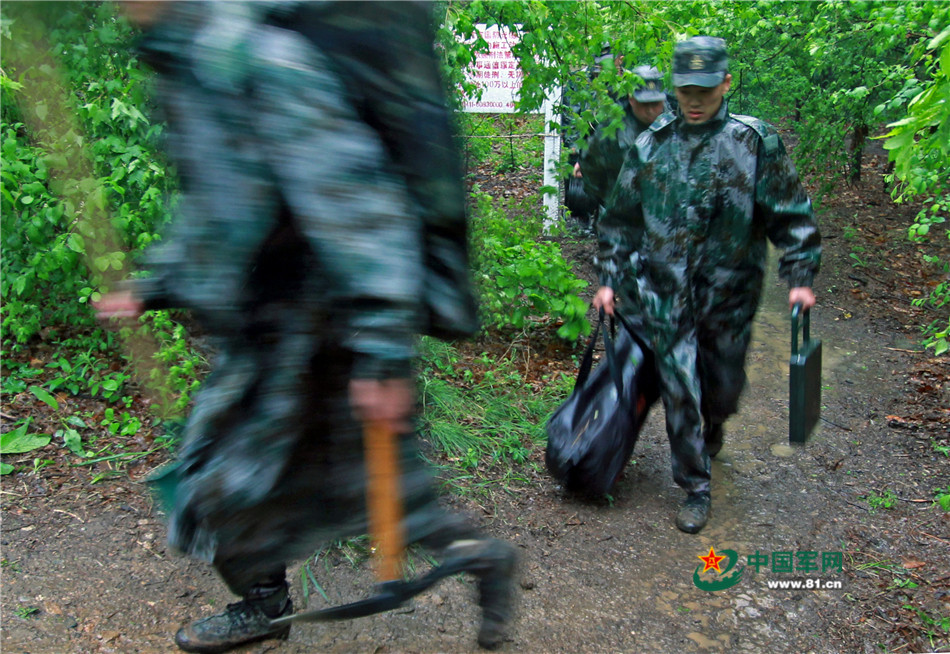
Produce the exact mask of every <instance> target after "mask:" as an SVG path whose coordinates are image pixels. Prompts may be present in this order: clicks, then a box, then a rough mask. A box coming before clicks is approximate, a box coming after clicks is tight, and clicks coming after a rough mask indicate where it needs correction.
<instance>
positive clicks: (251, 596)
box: [175, 582, 294, 654]
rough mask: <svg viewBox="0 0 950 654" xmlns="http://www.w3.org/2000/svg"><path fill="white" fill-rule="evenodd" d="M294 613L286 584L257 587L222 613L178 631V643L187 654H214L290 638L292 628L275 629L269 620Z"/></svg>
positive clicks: (229, 605)
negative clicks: (241, 646) (191, 653)
mask: <svg viewBox="0 0 950 654" xmlns="http://www.w3.org/2000/svg"><path fill="white" fill-rule="evenodd" d="M293 612H294V607H293V603H292V602H291V601H290V596H289V594H288V592H287V582H283V583H281V584H278V585H268V586H263V585H261V586H254V587H253V588H251V590H250V591H249V592H248V594H247V595H245V597H244V599H242V600H241V601H240V602H235V603H234V604H228V607H227V609H225V610H224V611H223V612H222V613H219V614H217V615H213V616H211V617H210V618H203V619H201V620H198V621H196V622H193V623H191V624H190V625H188V626H187V627H183V628H181V629H179V630H178V633H177V634H175V644H177V645H178V647H180V648H181V649H183V650H184V651H186V652H199V653H200V654H215V653H216V652H226V651H228V650H229V649H232V648H234V647H238V646H239V645H244V644H247V643H253V642H256V641H259V640H266V639H268V638H282V639H283V638H287V636H288V635H290V625H287V626H282V627H272V626H271V624H270V621H271V619H273V618H278V617H282V616H285V615H290V614H292V613H293Z"/></svg>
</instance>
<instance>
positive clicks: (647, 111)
mask: <svg viewBox="0 0 950 654" xmlns="http://www.w3.org/2000/svg"><path fill="white" fill-rule="evenodd" d="M630 109H631V110H632V111H633V115H634V116H636V117H637V120H639V121H640V122H641V123H643V124H644V125H649V124H650V123H652V122H653V121H654V120H656V119H657V117H658V116H659V115H660V114H661V113H663V102H638V101H637V100H636V99H635V98H634V97H633V96H630Z"/></svg>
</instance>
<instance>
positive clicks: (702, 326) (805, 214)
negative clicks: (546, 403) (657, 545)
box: [594, 37, 821, 533]
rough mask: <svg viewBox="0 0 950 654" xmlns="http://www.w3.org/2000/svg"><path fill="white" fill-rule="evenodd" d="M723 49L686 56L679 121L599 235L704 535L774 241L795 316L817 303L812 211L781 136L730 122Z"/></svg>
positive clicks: (655, 144)
mask: <svg viewBox="0 0 950 654" xmlns="http://www.w3.org/2000/svg"><path fill="white" fill-rule="evenodd" d="M727 69H728V65H727V56H726V48H725V42H724V41H723V40H722V39H716V38H710V37H694V38H691V39H689V40H687V41H684V42H681V43H679V44H677V46H676V49H675V52H674V60H673V83H674V86H675V87H676V96H677V100H678V101H679V109H678V111H677V112H676V113H667V114H664V115H663V116H661V117H660V118H658V119H657V120H656V121H655V122H654V123H653V124H652V125H651V126H650V128H649V130H647V131H646V132H644V133H643V134H642V135H641V136H640V137H639V138H638V139H637V141H636V146H635V148H634V149H633V151H631V152H630V154H629V156H628V158H627V160H626V162H625V163H624V166H623V169H622V170H621V173H620V177H619V179H618V180H617V183H616V185H615V186H614V188H613V190H612V191H611V194H610V197H609V198H608V203H607V208H606V210H605V212H604V213H603V214H602V216H601V219H600V223H599V226H598V231H599V240H600V253H599V257H598V265H599V269H600V275H601V284H602V287H601V288H600V289H599V290H598V292H597V294H596V296H595V299H594V305H595V306H596V307H603V308H604V309H605V310H606V311H607V312H608V313H612V312H613V307H614V297H615V290H616V292H617V293H618V294H619V297H620V298H621V299H622V300H623V304H624V311H625V313H626V314H627V315H630V316H632V317H636V318H638V319H639V320H640V321H641V322H642V329H643V333H644V335H645V336H646V337H647V339H648V340H649V342H650V343H651V345H652V347H653V349H654V351H655V353H656V360H657V366H658V372H659V378H660V386H661V388H660V391H661V397H662V398H663V404H664V406H665V408H666V429H667V434H668V436H669V439H670V447H671V451H672V461H673V478H674V479H675V481H676V483H677V484H679V485H680V486H681V487H682V488H683V489H684V490H686V492H687V499H686V502H685V503H684V504H683V506H682V507H681V509H680V511H679V513H678V515H677V518H676V525H677V527H679V528H680V529H681V530H683V531H685V532H688V533H696V532H698V531H699V530H701V529H702V528H703V527H704V526H705V524H706V522H707V520H708V516H709V508H710V495H709V489H710V457H711V456H715V455H716V454H717V453H718V451H719V449H720V447H721V446H722V424H723V422H724V421H725V420H726V418H727V417H728V416H730V415H731V414H733V413H735V411H736V410H737V408H738V400H739V395H740V393H741V391H742V387H743V385H744V384H745V379H746V378H745V371H744V363H745V355H746V350H747V348H748V345H749V338H750V333H751V326H752V318H753V316H754V314H755V311H756V308H757V306H758V303H759V296H760V294H761V288H762V280H763V276H764V274H765V264H766V260H767V242H768V241H771V242H772V243H773V244H775V245H776V246H777V247H779V248H781V249H783V250H784V253H783V255H782V257H781V259H780V262H779V276H780V277H782V278H783V279H785V280H787V281H788V284H789V287H790V291H789V305H790V306H791V305H794V304H796V303H801V304H802V305H803V307H804V308H805V309H807V308H810V307H811V306H813V305H814V303H815V296H814V293H813V292H812V290H811V285H812V279H813V277H814V275H815V273H816V272H817V271H818V267H819V260H820V255H821V247H820V241H821V239H820V236H819V233H818V228H817V226H816V224H815V221H814V218H813V215H812V209H811V203H810V202H809V200H808V197H807V196H806V194H805V191H804V189H803V188H802V185H801V183H800V181H799V179H798V175H797V173H796V172H795V168H794V166H793V164H792V162H791V160H790V159H789V157H788V154H787V153H786V151H785V147H784V145H783V144H782V141H781V139H780V138H779V136H778V134H777V133H776V132H775V130H774V129H773V128H772V127H770V126H769V125H767V124H765V123H764V122H762V121H760V120H757V119H755V118H750V117H748V116H738V115H733V114H730V113H729V110H728V106H727V103H726V101H725V100H724V98H723V96H724V94H725V93H726V91H728V90H729V85H730V82H731V79H732V78H731V76H730V75H729V74H728V70H727Z"/></svg>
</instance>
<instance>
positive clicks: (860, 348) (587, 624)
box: [0, 208, 950, 654]
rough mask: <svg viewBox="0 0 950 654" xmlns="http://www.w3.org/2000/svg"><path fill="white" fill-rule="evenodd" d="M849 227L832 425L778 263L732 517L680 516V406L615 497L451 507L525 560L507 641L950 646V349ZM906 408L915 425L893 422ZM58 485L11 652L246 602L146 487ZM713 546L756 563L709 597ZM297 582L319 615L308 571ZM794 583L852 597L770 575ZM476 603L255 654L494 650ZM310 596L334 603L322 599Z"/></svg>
mask: <svg viewBox="0 0 950 654" xmlns="http://www.w3.org/2000/svg"><path fill="white" fill-rule="evenodd" d="M848 211H850V208H848ZM842 213H844V212H842ZM882 221H883V219H882ZM843 224H845V223H838V222H833V223H831V224H829V225H827V228H828V229H827V232H826V233H827V234H828V235H829V236H831V237H832V238H831V239H829V240H828V241H827V243H828V247H826V255H825V269H826V272H825V273H823V275H822V277H821V278H820V279H819V284H818V285H819V286H820V288H818V289H816V290H818V295H819V306H818V308H817V310H816V311H815V312H814V314H815V315H814V318H813V321H814V323H813V325H812V330H813V333H814V334H815V335H816V336H818V337H820V338H821V339H822V340H823V341H824V347H825V365H824V377H823V417H824V418H825V419H826V421H824V422H823V423H822V424H821V426H820V428H819V431H818V433H817V435H816V437H815V438H814V440H813V441H812V442H811V443H809V445H808V446H807V447H805V448H804V449H791V448H789V447H788V445H787V420H788V409H787V398H788V388H787V383H788V381H787V362H788V322H787V313H786V307H785V302H786V297H787V295H786V290H785V288H784V287H783V286H782V285H781V284H779V283H778V281H777V280H776V279H775V277H774V267H773V269H772V270H773V272H772V273H771V274H770V277H769V278H768V281H767V293H766V298H765V301H764V303H763V307H762V310H761V311H760V313H759V316H758V318H757V321H756V329H755V336H754V343H753V346H752V350H751V353H750V357H749V367H748V368H749V374H750V387H749V388H748V389H747V391H746V393H745V395H744V396H743V402H742V408H741V411H740V413H739V414H738V415H737V416H735V417H734V418H733V419H732V420H731V421H730V422H729V423H727V436H726V446H725V448H724V450H723V452H722V454H721V455H720V457H719V458H718V459H717V460H716V462H715V463H714V465H713V513H712V518H711V521H710V524H709V525H708V526H707V528H706V529H705V530H704V531H703V532H701V533H700V534H699V535H696V536H689V535H686V534H683V533H681V532H679V531H678V530H677V529H676V528H675V526H674V525H673V522H672V520H673V516H674V514H675V511H676V507H677V505H678V502H679V501H680V499H681V495H682V493H681V491H680V490H679V489H678V488H676V487H675V485H674V484H673V482H672V479H671V474H670V464H669V448H668V445H667V443H666V436H665V430H664V426H663V415H662V409H661V408H657V409H654V412H653V413H652V414H651V416H650V419H649V422H648V424H647V426H646V428H645V430H644V433H643V436H642V437H641V440H640V442H639V444H638V446H637V450H636V452H635V455H634V463H633V464H632V465H631V466H630V467H629V468H628V469H627V472H626V474H625V477H624V478H623V480H622V481H621V482H620V484H619V485H618V486H617V488H616V489H615V492H614V493H613V498H612V501H607V500H601V501H598V502H583V501H579V500H577V499H575V498H571V497H567V496H565V495H564V494H563V493H562V492H561V490H560V489H559V488H558V487H557V486H556V485H555V484H554V483H553V481H552V480H551V479H550V478H549V477H548V476H547V475H546V474H545V473H544V472H543V463H542V453H541V452H540V451H538V452H537V453H536V455H535V459H534V463H535V464H538V465H536V471H535V472H530V471H529V472H528V473H527V475H528V476H529V478H530V483H527V484H524V485H523V486H521V487H517V488H511V489H510V490H508V491H496V492H495V494H493V495H472V496H465V497H457V496H455V497H451V498H447V499H446V501H447V502H449V503H451V504H452V506H453V508H455V509H457V510H461V511H465V512H467V513H468V514H470V515H471V516H472V518H473V519H474V520H476V521H477V522H479V523H480V524H481V525H482V526H484V527H485V529H486V530H487V531H489V532H491V533H494V534H496V535H498V536H500V537H502V538H505V539H508V540H510V541H512V542H514V543H516V544H517V545H518V546H519V548H520V550H521V553H522V557H523V562H522V568H521V572H520V577H519V581H520V586H521V589H522V592H521V607H520V612H519V618H518V622H517V625H516V628H515V630H514V636H513V639H512V641H511V642H508V643H506V644H505V646H504V647H503V648H502V649H503V651H508V652H538V653H542V652H543V653H561V652H563V653H565V654H567V653H576V652H592V653H599V652H719V651H721V652H749V653H753V652H789V653H792V652H796V653H797V652H881V651H884V650H885V649H887V650H888V651H902V652H908V651H916V652H920V651H928V650H929V651H950V564H948V561H950V521H948V518H947V516H950V513H946V512H941V511H939V510H935V508H934V507H933V505H932V499H933V489H934V488H936V487H941V488H943V487H945V486H946V485H947V484H948V483H950V474H948V469H950V465H948V462H950V458H946V457H944V456H943V455H942V454H941V453H940V451H939V449H938V444H940V443H943V444H944V445H950V442H946V440H941V439H947V434H946V433H945V432H946V429H945V427H943V426H941V425H945V424H946V423H942V422H941V421H940V420H941V419H940V415H937V420H936V422H933V423H932V424H931V423H927V424H923V426H921V425H920V424H915V423H914V422H913V421H912V420H908V419H905V418H906V417H907V416H908V415H910V413H911V408H908V404H907V402H909V401H911V399H913V398H918V399H919V398H924V397H932V395H933V392H934V389H935V388H936V389H937V391H936V392H937V397H938V399H936V400H933V399H931V400H929V407H930V408H929V409H927V408H926V407H923V408H920V412H921V414H923V413H926V411H927V410H930V414H927V415H931V414H934V415H936V414H939V412H940V411H941V410H943V411H945V407H946V406H948V405H950V402H943V399H939V398H946V397H947V392H948V389H950V386H948V385H947V379H948V378H950V375H948V372H950V371H948V369H947V361H946V359H943V360H939V361H938V360H927V359H926V358H921V357H920V356H919V355H913V354H911V353H910V352H907V350H914V349H919V348H918V346H916V345H915V343H914V342H913V341H912V340H910V339H911V338H914V337H915V335H914V334H912V333H909V332H908V331H907V329H905V328H904V327H902V324H901V323H899V322H897V321H896V320H895V319H894V317H893V316H892V317H887V315H885V314H886V312H883V311H882V310H881V308H880V306H879V305H875V306H877V307H878V308H877V309H873V310H865V309H863V308H862V307H863V305H862V304H861V303H860V300H861V298H860V296H859V294H858V293H853V292H852V291H851V290H850V289H851V287H852V284H850V283H849V282H848V279H849V277H851V274H850V273H851V272H852V271H851V269H850V268H849V264H848V261H849V259H848V256H849V247H850V246H849V245H848V244H847V243H845V242H844V239H841V238H835V237H838V236H840V235H841V233H842V231H841V230H842V225H843ZM885 224H886V222H885ZM825 227H826V226H825V225H823V229H825ZM894 229H895V230H902V229H904V228H903V227H901V226H900V225H896V224H895V225H894ZM869 238H870V237H869ZM894 240H896V237H894ZM888 242H890V241H888ZM582 249H583V248H582ZM895 256H896V255H895ZM862 274H863V273H862ZM883 274H884V273H883V272H875V275H876V276H881V275H883ZM855 285H856V284H855ZM858 291H859V293H864V294H865V297H867V296H869V295H873V293H882V294H893V293H894V292H896V291H894V290H893V288H892V287H891V286H888V285H887V283H886V280H885V283H884V284H882V285H881V286H880V287H878V286H874V283H873V282H872V283H871V284H870V285H869V284H868V282H867V281H865V286H862V287H861V288H859V289H858ZM882 316H883V317H882ZM907 324H908V325H911V324H914V322H913V321H912V320H908V321H907ZM917 324H919V323H917ZM915 375H916V376H915ZM915 380H916V381H915ZM915 384H916V385H915ZM941 384H943V386H942V387H941ZM925 387H926V388H925ZM927 389H929V390H927ZM924 390H927V393H925V392H924ZM915 393H916V394H915ZM928 393H929V394H928ZM908 398H911V399H908ZM899 401H902V402H904V404H903V405H900V404H899ZM941 403H942V406H943V407H944V409H941V408H940V406H941ZM895 406H898V407H900V406H903V407H904V410H905V411H904V416H905V417H904V418H902V417H900V416H893V415H888V414H889V413H891V412H896V411H898V410H899V408H898V409H895V408H893V407H895ZM934 406H936V407H937V408H934ZM941 415H942V414H941ZM941 429H942V430H943V432H939V431H938V430H941ZM48 482H50V480H49V479H48V478H44V477H42V476H41V475H20V476H18V478H17V479H16V480H11V479H6V478H5V479H4V487H3V522H2V543H0V544H2V548H3V560H4V565H3V569H2V570H0V574H2V591H3V592H2V616H3V618H2V622H3V630H2V648H3V651H4V652H10V653H14V652H16V653H27V652H29V653H31V654H39V653H44V652H50V653H72V652H75V653H87V652H119V653H126V652H143V653H146V652H148V653H151V652H175V651H177V650H176V648H175V647H174V645H173V644H172V642H171V637H172V635H173V634H174V632H175V630H176V629H178V627H179V626H181V625H182V624H183V623H185V622H187V621H188V620H189V619H192V618H194V617H196V616H200V615H203V614H208V613H210V612H214V611H217V610H220V609H221V608H223V606H224V605H225V604H226V603H227V602H229V601H232V599H233V598H231V597H230V596H229V594H228V593H227V591H226V589H225V588H224V587H223V585H222V584H221V583H220V582H219V581H218V580H217V579H216V577H215V576H214V575H213V574H212V573H211V572H210V570H209V569H208V568H207V567H206V566H204V565H201V564H196V563H192V562H190V561H188V560H186V559H183V558H181V557H178V556H174V555H172V554H170V553H169V552H167V551H166V549H165V547H164V527H163V524H162V519H161V516H160V515H159V514H158V513H157V512H156V511H155V509H154V507H153V506H152V505H151V503H150V500H149V498H148V496H147V495H146V493H145V492H144V488H143V487H142V486H141V485H140V484H138V483H136V482H133V481H131V480H129V479H123V478H118V479H111V480H107V481H105V482H103V483H100V484H97V485H88V484H85V483H81V482H78V481H72V480H70V481H68V482H67V483H66V484H65V485H62V486H58V487H57V488H56V489H55V490H51V488H52V487H53V486H52V484H50V483H48ZM885 491H887V492H892V493H893V494H894V501H893V502H890V506H889V507H888V506H884V503H885V502H884V501H883V499H881V500H880V501H878V502H875V501H874V499H873V498H874V497H875V496H876V497H878V498H886V497H888V496H887V495H886V493H885ZM710 548H714V549H715V550H716V551H717V552H722V551H724V550H733V551H735V552H736V553H737V554H738V567H744V566H745V569H744V571H743V574H742V579H741V581H739V582H738V583H737V584H736V585H735V586H733V587H731V588H728V589H724V590H720V591H717V592H710V591H706V590H701V589H700V588H698V587H697V586H696V585H695V584H694V581H693V573H694V570H696V566H697V564H699V563H700V562H699V561H698V559H697V557H698V556H700V555H706V554H707V553H708V552H709V549H710ZM808 552H815V553H817V556H818V566H819V568H820V566H821V558H822V557H823V556H824V555H826V554H827V555H831V556H835V555H838V554H840V556H841V563H842V565H841V570H840V571H838V570H837V569H832V570H826V571H824V572H822V571H821V570H820V569H819V570H818V571H811V570H805V571H802V570H801V567H800V560H799V558H798V554H800V553H808ZM775 553H779V556H780V557H781V556H782V554H781V553H788V556H790V557H792V564H793V567H794V568H795V569H794V570H793V571H791V572H782V571H781V568H779V570H775V571H773V570H772V569H771V565H770V563H772V562H774V556H773V555H774V554H775ZM754 554H759V555H763V556H768V557H770V558H769V559H768V560H769V563H766V564H765V566H764V567H762V568H761V570H760V571H759V572H754V571H753V568H751V567H748V566H747V560H748V559H747V557H748V556H749V555H754ZM413 561H414V562H416V563H418V564H419V565H420V566H424V565H425V563H424V562H423V561H421V560H420V559H419V558H418V557H414V558H413ZM779 562H781V558H779ZM311 569H312V572H313V574H314V577H315V578H316V579H317V581H318V582H319V584H320V585H321V587H322V588H323V589H325V591H326V592H327V594H328V596H329V601H330V602H331V603H340V602H342V601H348V600H353V599H358V598H360V597H362V596H364V595H365V594H366V593H367V592H368V589H369V588H370V587H371V584H372V578H371V574H370V571H369V568H368V565H366V564H363V565H359V566H353V565H351V564H350V563H349V562H348V561H347V560H346V559H345V557H344V556H342V555H341V554H339V553H337V554H333V555H332V556H330V557H329V558H328V559H327V560H326V561H322V562H320V563H319V564H317V565H313V566H311ZM292 573H293V579H294V585H293V594H294V599H295V601H296V603H297V606H298V608H300V607H302V606H304V602H303V598H302V596H301V584H300V570H299V567H294V568H293V569H292ZM712 578H713V577H711V576H708V575H707V576H706V577H703V578H702V579H706V580H710V579H712ZM791 580H800V581H803V582H805V583H808V582H811V583H812V585H814V583H815V582H818V581H821V582H824V583H827V582H835V583H837V582H840V583H841V585H842V587H841V588H832V589H824V590H813V589H799V590H793V589H784V590H783V589H770V588H769V587H768V585H767V582H768V581H791ZM473 593H474V588H473V586H472V585H471V584H470V583H468V582H466V581H464V580H462V579H458V578H456V579H450V580H447V581H445V582H443V583H442V584H441V585H440V586H438V587H437V588H436V589H435V590H434V591H430V592H429V593H427V594H425V595H423V596H420V597H419V598H417V600H416V601H414V602H413V603H412V604H411V605H410V606H408V607H406V608H404V609H402V610H398V611H395V612H392V613H389V614H385V615H379V616H375V617H371V618H365V619H360V620H355V621H351V622H345V623H337V624H327V625H319V626H317V625H304V626H302V627H295V628H294V630H293V632H292V634H291V637H290V640H289V641H288V642H286V643H277V642H273V641H270V642H265V643H263V644H258V645H255V646H250V647H247V648H245V649H243V650H238V651H244V652H266V651H272V650H275V651H280V652H285V653H287V654H292V653H298V652H299V653H303V652H315V651H321V652H407V653H408V652H468V651H476V650H475V642H474V641H475V630H476V621H477V610H476V607H475V604H474V602H473V601H472V597H473ZM311 605H312V606H315V607H316V606H322V605H324V600H323V599H322V598H321V597H319V596H317V597H311ZM905 607H910V608H905ZM921 611H923V614H924V615H926V616H927V617H928V618H930V619H931V620H932V621H933V622H934V625H931V624H930V623H929V622H927V621H926V620H925V619H924V618H923V617H921V613H920V612H921ZM941 619H945V620H946V622H947V624H948V626H947V627H946V629H942V628H940V626H939V625H940V620H941ZM935 625H936V626H935Z"/></svg>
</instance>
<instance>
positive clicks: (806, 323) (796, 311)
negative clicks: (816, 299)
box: [792, 302, 811, 354]
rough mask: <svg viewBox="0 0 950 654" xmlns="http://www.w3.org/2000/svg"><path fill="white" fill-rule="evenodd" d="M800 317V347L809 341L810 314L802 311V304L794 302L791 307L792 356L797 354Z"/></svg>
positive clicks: (806, 310) (807, 311)
mask: <svg viewBox="0 0 950 654" xmlns="http://www.w3.org/2000/svg"><path fill="white" fill-rule="evenodd" d="M799 315H801V316H802V345H804V344H805V343H807V342H808V341H810V340H811V320H810V319H809V318H810V316H811V312H810V311H809V310H808V309H805V310H804V311H802V303H801V302H796V303H795V306H793V307H792V354H798V316H799Z"/></svg>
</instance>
